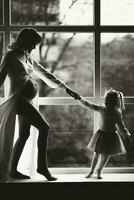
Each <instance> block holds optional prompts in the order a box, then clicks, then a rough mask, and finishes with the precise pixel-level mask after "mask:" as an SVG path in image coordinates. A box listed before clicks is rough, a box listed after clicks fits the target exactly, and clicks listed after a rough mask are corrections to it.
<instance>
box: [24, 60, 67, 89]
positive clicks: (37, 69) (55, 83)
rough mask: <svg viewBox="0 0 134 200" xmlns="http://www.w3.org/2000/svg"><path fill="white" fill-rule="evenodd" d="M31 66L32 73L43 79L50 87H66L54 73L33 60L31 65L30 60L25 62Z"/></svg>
mask: <svg viewBox="0 0 134 200" xmlns="http://www.w3.org/2000/svg"><path fill="white" fill-rule="evenodd" d="M27 64H28V65H29V66H30V67H32V68H33V74H35V75H36V76H37V77H38V78H40V79H41V80H42V81H44V82H45V83H46V84H47V85H48V86H49V87H51V88H54V89H56V88H66V87H65V84H64V83H63V82H62V81H61V80H60V79H58V78H57V77H56V76H55V75H54V74H52V73H51V72H49V71H48V70H46V69H45V68H44V67H43V66H42V65H41V64H39V63H38V62H37V61H35V60H33V65H31V63H30V62H28V63H27Z"/></svg>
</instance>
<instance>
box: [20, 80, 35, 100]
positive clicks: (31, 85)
mask: <svg viewBox="0 0 134 200" xmlns="http://www.w3.org/2000/svg"><path fill="white" fill-rule="evenodd" d="M37 92H38V85H37V83H36V82H35V81H34V80H33V79H32V78H30V79H29V80H28V81H27V83H26V84H25V86H24V88H23V89H22V93H21V94H22V97H24V98H26V99H29V100H30V99H33V98H34V97H35V96H36V94H37Z"/></svg>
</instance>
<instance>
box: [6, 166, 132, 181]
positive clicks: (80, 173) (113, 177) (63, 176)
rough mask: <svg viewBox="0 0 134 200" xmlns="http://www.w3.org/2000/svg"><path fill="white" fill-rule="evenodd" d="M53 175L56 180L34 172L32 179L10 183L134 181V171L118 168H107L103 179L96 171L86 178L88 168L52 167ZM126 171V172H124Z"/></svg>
mask: <svg viewBox="0 0 134 200" xmlns="http://www.w3.org/2000/svg"><path fill="white" fill-rule="evenodd" d="M50 171H51V173H52V174H53V176H55V177H57V180H56V181H47V180H46V179H45V177H44V176H42V175H40V174H38V173H34V175H32V176H31V179H27V180H15V179H11V180H9V183H19V182H20V183H46V182H47V183H50V182H51V183H69V182H70V183H71V182H72V183H73V182H78V183H79V182H82V183H83V182H85V183H86V182H134V173H132V171H131V170H130V171H129V172H128V171H125V170H124V169H123V170H118V171H117V170H116V171H112V170H111V169H108V168H107V169H105V170H104V172H103V174H102V177H103V178H102V179H99V180H98V179H97V178H96V173H95V174H94V175H93V177H91V178H88V179H87V178H85V176H86V175H87V173H88V169H87V168H85V169H84V168H82V169H81V168H80V169H77V170H76V168H75V169H74V168H69V169H66V168H59V169H50ZM124 171H125V172H124Z"/></svg>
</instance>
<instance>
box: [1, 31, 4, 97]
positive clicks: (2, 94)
mask: <svg viewBox="0 0 134 200" xmlns="http://www.w3.org/2000/svg"><path fill="white" fill-rule="evenodd" d="M2 56H3V33H0V62H1V59H2ZM3 96H4V86H3V85H2V86H1V87H0V97H3Z"/></svg>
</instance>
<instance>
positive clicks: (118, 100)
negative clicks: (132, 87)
mask: <svg viewBox="0 0 134 200" xmlns="http://www.w3.org/2000/svg"><path fill="white" fill-rule="evenodd" d="M105 105H106V107H108V108H118V109H120V110H121V111H123V110H125V105H124V99H123V93H122V92H119V91H117V90H114V89H110V90H109V91H107V92H106V93H105Z"/></svg>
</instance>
